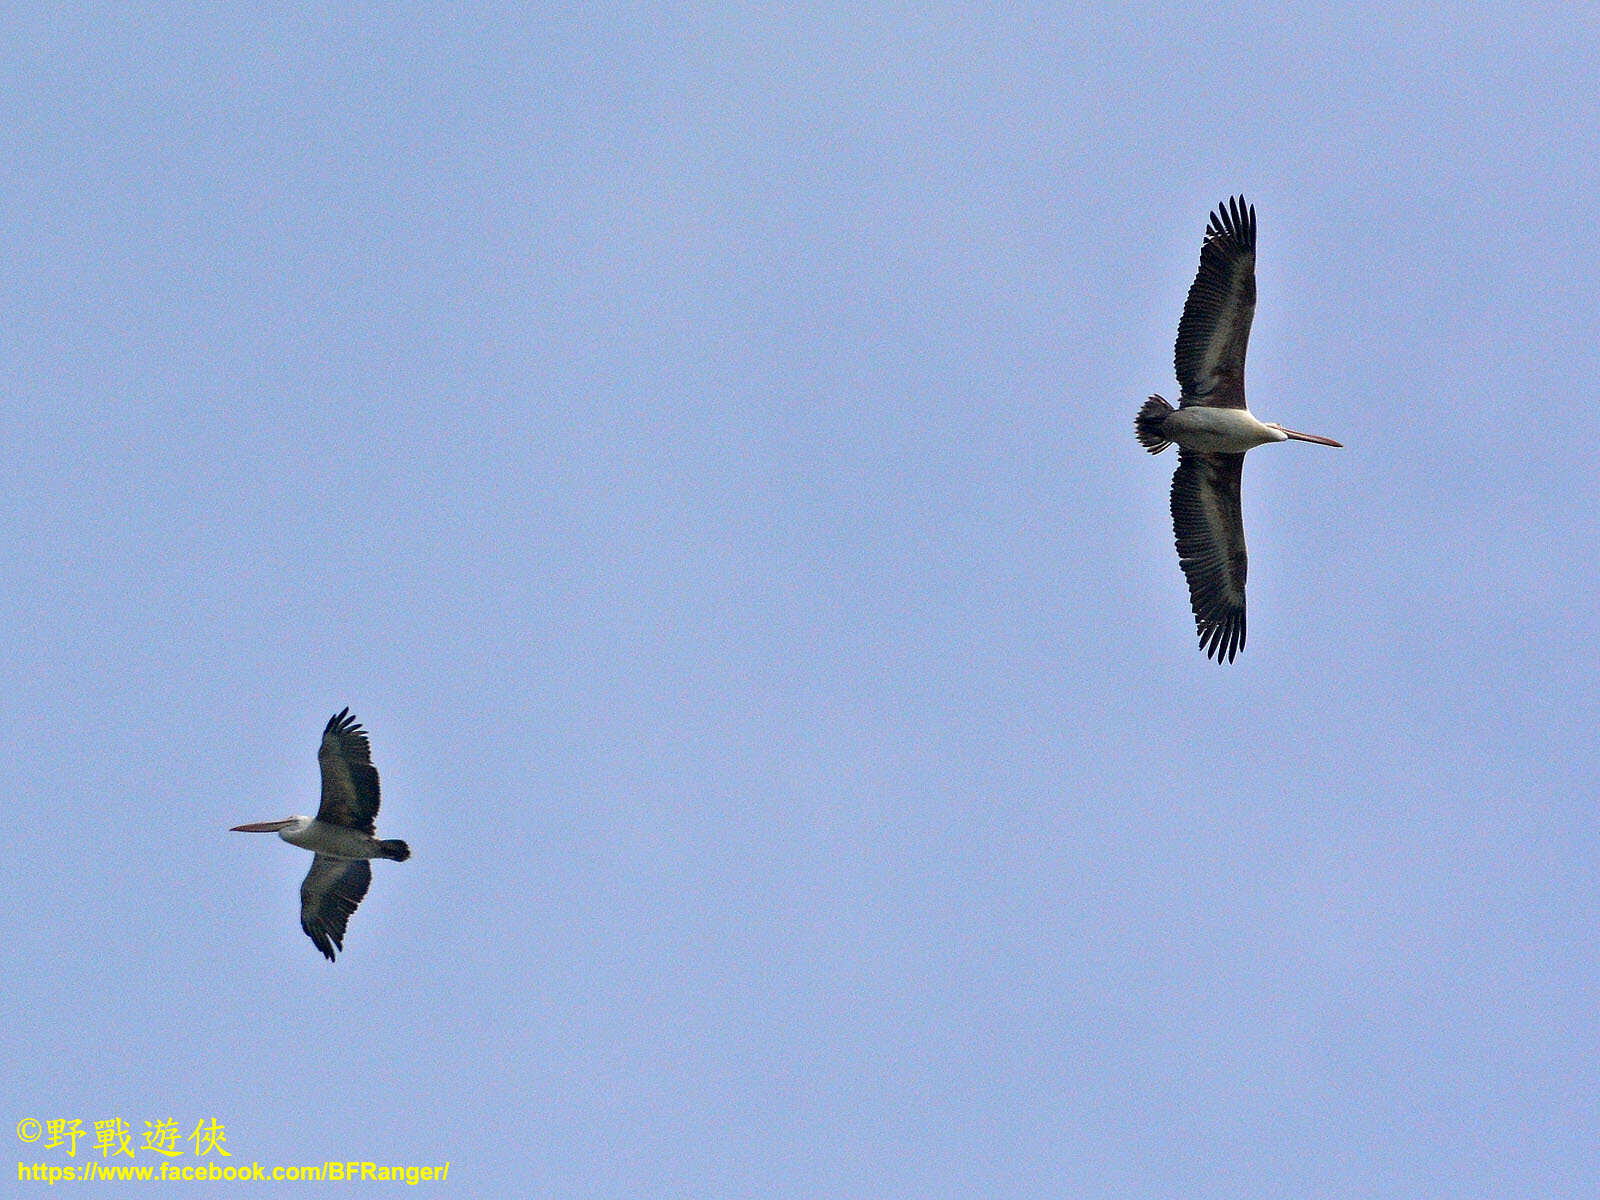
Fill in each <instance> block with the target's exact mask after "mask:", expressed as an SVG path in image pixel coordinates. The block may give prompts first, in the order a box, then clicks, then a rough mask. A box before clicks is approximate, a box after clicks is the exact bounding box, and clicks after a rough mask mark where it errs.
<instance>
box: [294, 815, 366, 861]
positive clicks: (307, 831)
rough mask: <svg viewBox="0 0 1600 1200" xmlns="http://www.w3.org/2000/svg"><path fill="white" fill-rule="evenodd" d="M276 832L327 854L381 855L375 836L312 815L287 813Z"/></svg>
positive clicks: (344, 855)
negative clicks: (291, 815) (286, 817)
mask: <svg viewBox="0 0 1600 1200" xmlns="http://www.w3.org/2000/svg"><path fill="white" fill-rule="evenodd" d="M276 832H277V835H278V836H279V837H281V838H282V839H283V840H284V841H286V842H288V843H289V844H290V845H291V846H299V847H300V848H301V849H302V850H310V851H312V852H314V853H316V854H321V855H323V856H324V857H326V858H383V857H384V854H383V851H382V850H380V849H379V848H378V839H377V838H375V837H373V836H372V835H371V834H369V833H362V832H361V831H360V830H359V829H346V828H345V827H344V826H343V825H329V824H327V823H325V822H323V821H319V820H317V819H316V818H315V817H290V818H289V819H288V821H287V822H285V823H284V826H283V828H282V829H279V830H277V831H276Z"/></svg>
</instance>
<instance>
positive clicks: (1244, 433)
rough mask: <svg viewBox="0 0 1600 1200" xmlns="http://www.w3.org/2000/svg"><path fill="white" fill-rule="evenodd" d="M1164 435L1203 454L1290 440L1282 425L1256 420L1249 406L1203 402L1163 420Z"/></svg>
mask: <svg viewBox="0 0 1600 1200" xmlns="http://www.w3.org/2000/svg"><path fill="white" fill-rule="evenodd" d="M1161 436H1163V437H1164V438H1166V439H1167V440H1168V441H1172V442H1176V443H1178V445H1179V446H1180V447H1182V448H1183V449H1185V450H1193V451H1196V452H1197V453H1200V454H1243V453H1244V452H1245V451H1246V450H1253V449H1255V447H1257V446H1264V445H1266V444H1267V443H1268V442H1286V441H1288V440H1289V435H1288V434H1287V433H1285V432H1284V431H1283V429H1282V428H1281V427H1279V426H1277V425H1267V424H1264V423H1262V422H1261V421H1258V420H1256V419H1255V418H1254V417H1252V416H1251V415H1250V413H1249V411H1248V410H1247V409H1243V408H1210V407H1206V406H1203V405H1199V404H1192V405H1190V406H1189V407H1188V408H1180V409H1178V411H1177V412H1174V413H1170V414H1169V415H1168V416H1167V419H1166V420H1165V421H1164V422H1162V425H1161Z"/></svg>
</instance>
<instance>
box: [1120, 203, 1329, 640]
mask: <svg viewBox="0 0 1600 1200" xmlns="http://www.w3.org/2000/svg"><path fill="white" fill-rule="evenodd" d="M1255 311H1256V210H1255V206H1254V205H1246V204H1245V202H1244V197H1243V196H1238V197H1235V198H1234V199H1232V200H1229V201H1228V202H1227V204H1225V205H1218V206H1217V211H1216V212H1215V213H1213V214H1212V216H1211V220H1210V221H1209V222H1207V224H1206V240H1205V242H1204V244H1203V245H1202V246H1201V247H1200V270H1199V273H1198V274H1196V275H1195V277H1194V283H1193V284H1192V285H1191V286H1190V288H1189V299H1188V300H1187V301H1185V302H1184V306H1183V319H1182V320H1181V321H1179V322H1178V344H1177V347H1176V349H1175V351H1174V354H1173V359H1174V362H1175V363H1176V365H1177V369H1178V385H1179V387H1181V388H1182V394H1181V395H1180V396H1179V398H1178V407H1177V408H1173V407H1172V405H1170V404H1168V403H1167V402H1166V401H1165V400H1163V399H1162V398H1161V397H1160V396H1151V397H1150V399H1148V400H1146V401H1145V402H1144V406H1143V407H1142V408H1140V409H1139V415H1138V417H1136V418H1135V419H1134V433H1135V435H1136V436H1137V437H1138V439H1139V444H1140V445H1141V446H1143V447H1144V448H1145V449H1146V450H1148V451H1150V453H1151V454H1159V453H1161V451H1163V450H1165V449H1166V448H1167V447H1168V446H1169V445H1171V444H1172V443H1173V442H1176V443H1178V469H1177V471H1176V472H1175V473H1174V474H1173V476H1172V528H1173V532H1174V533H1175V534H1176V538H1177V543H1178V565H1179V566H1181V567H1182V568H1183V573H1184V574H1185V575H1186V576H1188V579H1189V603H1190V605H1191V606H1192V607H1193V609H1194V623H1195V628H1196V629H1197V630H1198V631H1199V634H1200V646H1201V648H1202V649H1203V650H1205V652H1206V654H1207V656H1208V657H1210V658H1214V659H1216V660H1217V662H1219V663H1220V662H1222V661H1223V660H1224V659H1226V660H1227V661H1228V662H1232V661H1233V656H1234V655H1235V654H1237V653H1238V652H1239V651H1240V650H1242V649H1244V577H1245V566H1246V561H1245V552H1244V515H1243V513H1242V512H1241V511H1240V509H1239V478H1240V475H1241V474H1242V473H1243V470H1244V455H1245V451H1246V450H1250V449H1252V448H1254V447H1256V446H1264V445H1266V444H1267V443H1268V442H1286V441H1289V440H1290V439H1293V440H1295V441H1297V442H1316V443H1317V444H1318V445H1319V446H1338V445H1339V443H1338V442H1336V441H1334V440H1333V439H1332V438H1325V437H1318V436H1317V435H1316V434H1314V433H1296V432H1295V431H1294V430H1293V429H1285V428H1284V427H1283V426H1282V425H1276V424H1272V423H1270V422H1269V423H1266V424H1263V423H1262V422H1260V421H1258V420H1256V419H1255V418H1254V417H1252V416H1251V415H1250V412H1249V410H1248V409H1246V408H1245V406H1244V352H1245V347H1246V346H1247V345H1248V344H1249V341H1250V319H1251V318H1252V317H1253V316H1255Z"/></svg>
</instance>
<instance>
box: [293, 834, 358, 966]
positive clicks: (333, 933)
mask: <svg viewBox="0 0 1600 1200" xmlns="http://www.w3.org/2000/svg"><path fill="white" fill-rule="evenodd" d="M371 883H372V867H371V866H370V865H369V864H368V862H367V860H366V859H364V858H328V857H326V856H324V855H321V854H319V855H317V856H316V858H314V859H312V860H311V870H309V871H308V872H306V878H305V882H304V883H302V884H301V885H300V928H301V929H304V930H305V931H306V936H307V937H309V938H310V939H311V941H312V943H313V944H314V945H315V946H316V948H317V949H318V950H320V951H322V953H323V955H324V956H325V957H326V958H327V960H328V961H329V962H332V961H333V956H334V953H335V951H338V950H343V949H344V930H345V926H346V925H348V924H349V923H350V914H351V913H353V912H355V911H356V908H357V906H358V905H360V903H361V898H362V897H363V896H365V895H366V894H367V887H368V886H369V885H370V884H371Z"/></svg>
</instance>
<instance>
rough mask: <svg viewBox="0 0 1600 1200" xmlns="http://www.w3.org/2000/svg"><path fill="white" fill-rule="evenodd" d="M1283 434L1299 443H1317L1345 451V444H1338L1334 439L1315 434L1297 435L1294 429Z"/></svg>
mask: <svg viewBox="0 0 1600 1200" xmlns="http://www.w3.org/2000/svg"><path fill="white" fill-rule="evenodd" d="M1278 428H1279V429H1283V426H1282V425H1279V426H1278ZM1283 432H1284V436H1285V437H1290V438H1293V439H1294V440H1295V441H1297V442H1315V443H1316V444H1317V445H1319V446H1337V447H1338V448H1339V449H1340V450H1343V449H1344V443H1343V442H1336V441H1334V440H1333V439H1332V438H1325V437H1318V436H1317V435H1316V434H1314V433H1297V432H1296V431H1295V430H1293V429H1283Z"/></svg>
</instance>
